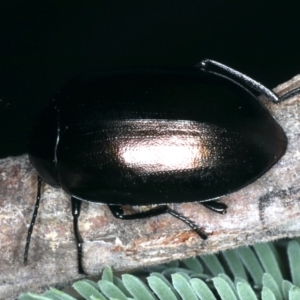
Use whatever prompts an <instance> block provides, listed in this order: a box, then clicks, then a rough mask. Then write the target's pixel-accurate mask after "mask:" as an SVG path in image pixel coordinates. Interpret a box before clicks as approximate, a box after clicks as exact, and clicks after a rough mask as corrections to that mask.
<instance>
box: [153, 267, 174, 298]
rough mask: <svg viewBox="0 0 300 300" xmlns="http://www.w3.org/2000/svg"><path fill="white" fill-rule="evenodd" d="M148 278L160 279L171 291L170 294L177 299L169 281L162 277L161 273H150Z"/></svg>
mask: <svg viewBox="0 0 300 300" xmlns="http://www.w3.org/2000/svg"><path fill="white" fill-rule="evenodd" d="M150 276H151V277H152V276H155V277H157V278H160V279H161V280H162V281H163V282H164V283H165V284H166V285H167V286H168V287H169V288H170V289H171V290H172V292H173V293H174V294H175V295H176V298H179V295H178V293H177V291H176V290H175V289H174V287H173V285H172V284H171V283H170V281H169V280H167V279H166V277H165V276H164V275H162V274H161V273H151V274H150Z"/></svg>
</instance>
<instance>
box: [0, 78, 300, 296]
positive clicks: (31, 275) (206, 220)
mask: <svg viewBox="0 0 300 300" xmlns="http://www.w3.org/2000/svg"><path fill="white" fill-rule="evenodd" d="M298 86H300V76H297V77H295V78H293V79H292V80H290V81H289V82H287V83H285V84H282V85H280V86H279V87H278V88H276V89H275V91H276V92H277V93H279V94H282V93H284V92H286V91H288V90H291V89H293V88H295V87H298ZM262 101H264V100H262ZM264 103H265V104H266V106H267V107H268V109H269V110H270V111H271V113H272V114H273V115H274V117H275V118H276V120H277V121H278V122H279V124H281V126H282V127H283V129H284V131H285V132H286V134H287V136H288V139H289V145H288V150H287V152H286V154H285V155H284V157H283V158H282V159H281V160H280V161H279V162H278V163H277V164H276V165H275V166H274V167H273V168H272V169H271V170H270V171H268V172H267V173H266V174H265V175H264V176H262V177H261V178H260V179H258V180H257V181H255V182H254V183H252V184H251V185H249V186H248V187H246V188H244V189H242V190H240V191H238V192H236V193H234V194H231V195H229V196H226V197H223V198H222V202H224V203H226V204H227V205H228V212H227V214H226V215H218V214H216V213H213V212H212V211H209V210H207V209H206V208H204V207H203V206H201V205H200V204H197V203H185V204H178V205H174V206H173V207H174V209H176V210H178V211H179V212H181V213H182V214H183V215H185V216H186V217H188V218H190V219H191V220H193V221H194V222H195V223H196V224H198V225H199V227H202V228H203V229H205V231H206V233H208V234H209V238H208V239H207V240H206V241H203V240H201V239H200V238H199V236H198V235H197V234H196V233H195V232H193V231H192V230H191V229H190V228H189V227H188V226H186V225H185V224H184V223H183V222H181V221H180V220H177V219H175V218H174V217H172V216H170V215H162V216H159V217H153V218H149V219H145V220H130V221H122V220H117V219H115V218H114V217H113V216H112V215H111V213H110V211H109V210H108V208H107V207H106V206H105V205H99V204H91V203H86V202H84V203H83V205H82V212H81V216H80V221H79V226H80V231H81V235H82V237H83V239H84V245H83V250H84V260H83V262H84V267H85V270H86V272H88V273H89V274H93V275H95V274H98V273H100V272H101V270H103V268H104V267H105V266H108V265H110V266H112V267H113V268H114V269H115V270H119V271H122V270H131V269H134V268H139V267H143V266H149V265H154V264H159V263H163V262H167V261H170V260H174V259H183V258H187V257H191V256H195V255H199V254H207V253H212V252H218V251H222V250H225V249H229V248H235V247H238V246H242V245H249V244H254V243H257V242H266V241H271V240H275V239H279V238H283V237H293V236H297V235H299V232H300V203H299V198H300V180H299V179H300V175H299V174H300V170H299V169H300V163H299V158H300V147H299V145H300V144H299V137H300V95H297V96H295V97H293V98H291V99H288V100H287V101H285V102H282V103H280V104H279V105H274V104H271V103H269V102H268V101H264ZM36 187H37V174H36V172H35V171H34V170H33V169H32V167H31V165H30V164H29V161H28V158H27V156H26V155H24V156H20V157H11V158H7V159H3V160H0V191H1V193H0V195H1V200H0V248H1V256H0V299H6V300H8V299H14V298H16V297H17V296H18V295H19V294H20V293H21V292H25V291H34V292H42V291H43V290H45V289H47V288H48V287H49V286H58V287H62V286H65V285H67V284H70V283H71V282H73V281H74V280H76V279H79V278H81V277H82V276H80V275H78V270H77V252H76V246H75V239H74V235H73V227H72V216H71V205H70V199H69V198H70V197H69V196H68V195H66V194H65V193H64V192H63V191H62V190H60V189H54V188H52V187H50V186H48V185H44V187H43V193H42V199H41V205H40V211H39V214H38V218H37V221H36V225H35V227H34V232H33V235H32V240H31V247H30V251H29V257H28V265H27V266H26V267H24V266H23V255H24V246H25V240H26V235H27V229H28V226H29V223H30V220H31V215H32V212H33V208H34V203H35V197H36ZM129 209H131V208H129Z"/></svg>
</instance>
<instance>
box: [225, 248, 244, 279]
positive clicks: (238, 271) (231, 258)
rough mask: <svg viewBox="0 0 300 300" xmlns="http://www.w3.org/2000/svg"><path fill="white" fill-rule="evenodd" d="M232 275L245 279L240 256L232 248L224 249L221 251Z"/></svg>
mask: <svg viewBox="0 0 300 300" xmlns="http://www.w3.org/2000/svg"><path fill="white" fill-rule="evenodd" d="M222 255H223V256H224V258H225V261H226V263H227V264H228V267H229V269H230V270H231V272H232V274H233V276H234V277H241V278H244V279H246V280H247V274H246V271H245V268H244V265H243V264H242V261H241V259H240V257H239V256H238V255H237V253H236V252H234V251H232V250H226V251H224V252H223V253H222Z"/></svg>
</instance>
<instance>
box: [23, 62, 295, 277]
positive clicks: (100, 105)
mask: <svg viewBox="0 0 300 300" xmlns="http://www.w3.org/2000/svg"><path fill="white" fill-rule="evenodd" d="M258 93H260V94H263V95H265V96H266V97H267V98H268V99H269V100H270V101H272V102H274V103H278V102H279V101H282V100H284V99H286V98H288V97H289V96H290V95H291V93H290V94H288V95H285V96H283V97H278V96H277V95H276V94H275V93H273V92H272V91H271V90H269V89H268V88H266V87H265V86H263V85H262V84H260V83H259V82H257V81H255V80H253V79H251V78H250V77H248V76H246V75H245V74H242V73H240V72H238V71H236V70H234V69H232V68H230V67H228V66H226V65H224V64H221V63H219V62H216V61H214V60H209V59H205V60H203V61H201V62H200V63H198V64H197V65H196V66H195V67H193V68H179V67H178V68H171V67H160V68H135V69H125V70H113V71H106V72H99V73H93V74H85V75H82V76H80V77H77V78H75V79H73V80H71V81H70V82H69V83H68V84H67V85H66V86H65V87H64V88H63V89H62V90H61V91H60V93H59V94H58V95H57V96H56V97H55V98H54V99H53V100H52V101H51V102H49V103H48V105H47V106H46V107H45V108H44V110H43V111H42V112H41V113H40V115H39V117H38V120H37V123H36V125H35V127H34V129H33V132H32V136H31V140H30V143H29V158H30V162H31V164H32V165H33V167H34V168H35V169H36V171H37V173H38V192H37V199H36V205H35V209H34V213H33V217H32V221H31V224H30V227H29V229H28V236H27V240H26V246H25V253H24V264H25V265H26V264H27V261H28V251H29V244H30V238H31V234H32V231H33V226H34V223H35V219H36V216H37V212H38V207H39V201H40V198H41V185H42V181H44V182H45V183H47V184H49V185H51V186H53V187H60V188H62V189H63V190H64V191H65V192H66V193H67V194H69V195H70V196H71V202H72V215H73V225H74V232H75V238H76V243H77V252H78V271H79V273H82V274H84V269H83V265H82V262H81V260H82V259H81V258H82V243H83V240H82V239H81V237H80V234H79V230H78V218H79V215H80V206H81V201H88V202H97V203H105V204H107V205H108V207H109V209H110V211H111V212H112V214H113V215H114V217H116V218H119V219H123V220H128V219H141V218H148V217H152V216H158V215H161V214H164V213H169V214H171V215H172V216H174V217H176V218H178V219H180V220H182V221H183V222H185V223H186V224H187V225H188V226H190V227H191V228H192V229H193V230H194V231H196V233H197V234H198V235H199V236H200V237H201V238H202V239H206V238H207V234H206V233H205V231H204V230H201V229H200V228H198V227H197V226H196V225H195V224H194V223H193V222H192V221H191V220H189V219H188V218H186V217H185V216H183V215H181V214H179V213H178V212H176V211H175V210H173V209H171V208H170V207H169V205H168V204H169V203H183V202H199V203H201V204H202V205H204V206H205V207H206V208H208V209H210V210H212V211H214V212H218V213H220V214H224V213H225V212H226V208H227V206H226V205H225V204H224V203H222V202H221V201H219V198H220V197H222V196H224V195H227V194H229V193H232V192H234V191H237V190H239V189H241V188H243V187H245V186H246V185H248V184H250V183H251V182H253V181H254V180H256V179H257V178H259V177H260V176H261V175H263V174H264V173H265V172H266V171H267V170H268V169H270V168H271V167H272V166H273V165H274V164H275V163H276V162H277V161H278V160H279V159H280V158H281V157H282V156H283V155H284V153H285V151H286V148H287V143H288V141H287V137H286V135H285V133H284V131H283V129H282V128H281V127H280V125H279V124H278V123H277V122H276V121H275V119H274V118H273V117H272V115H271V114H270V112H269V111H268V110H267V109H266V108H265V107H264V105H263V104H262V103H261V102H260V100H259V99H258V98H257V96H256V94H258ZM154 204H156V206H154V207H152V208H151V209H149V210H148V211H143V212H138V213H134V214H131V215H126V214H125V213H124V212H123V209H122V205H137V206H139V205H154Z"/></svg>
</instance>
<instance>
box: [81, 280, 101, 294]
mask: <svg viewBox="0 0 300 300" xmlns="http://www.w3.org/2000/svg"><path fill="white" fill-rule="evenodd" d="M84 281H85V282H87V283H89V284H90V285H91V286H93V287H94V288H95V289H96V290H97V291H100V290H99V286H98V284H97V283H96V282H95V281H92V280H89V279H84Z"/></svg>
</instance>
